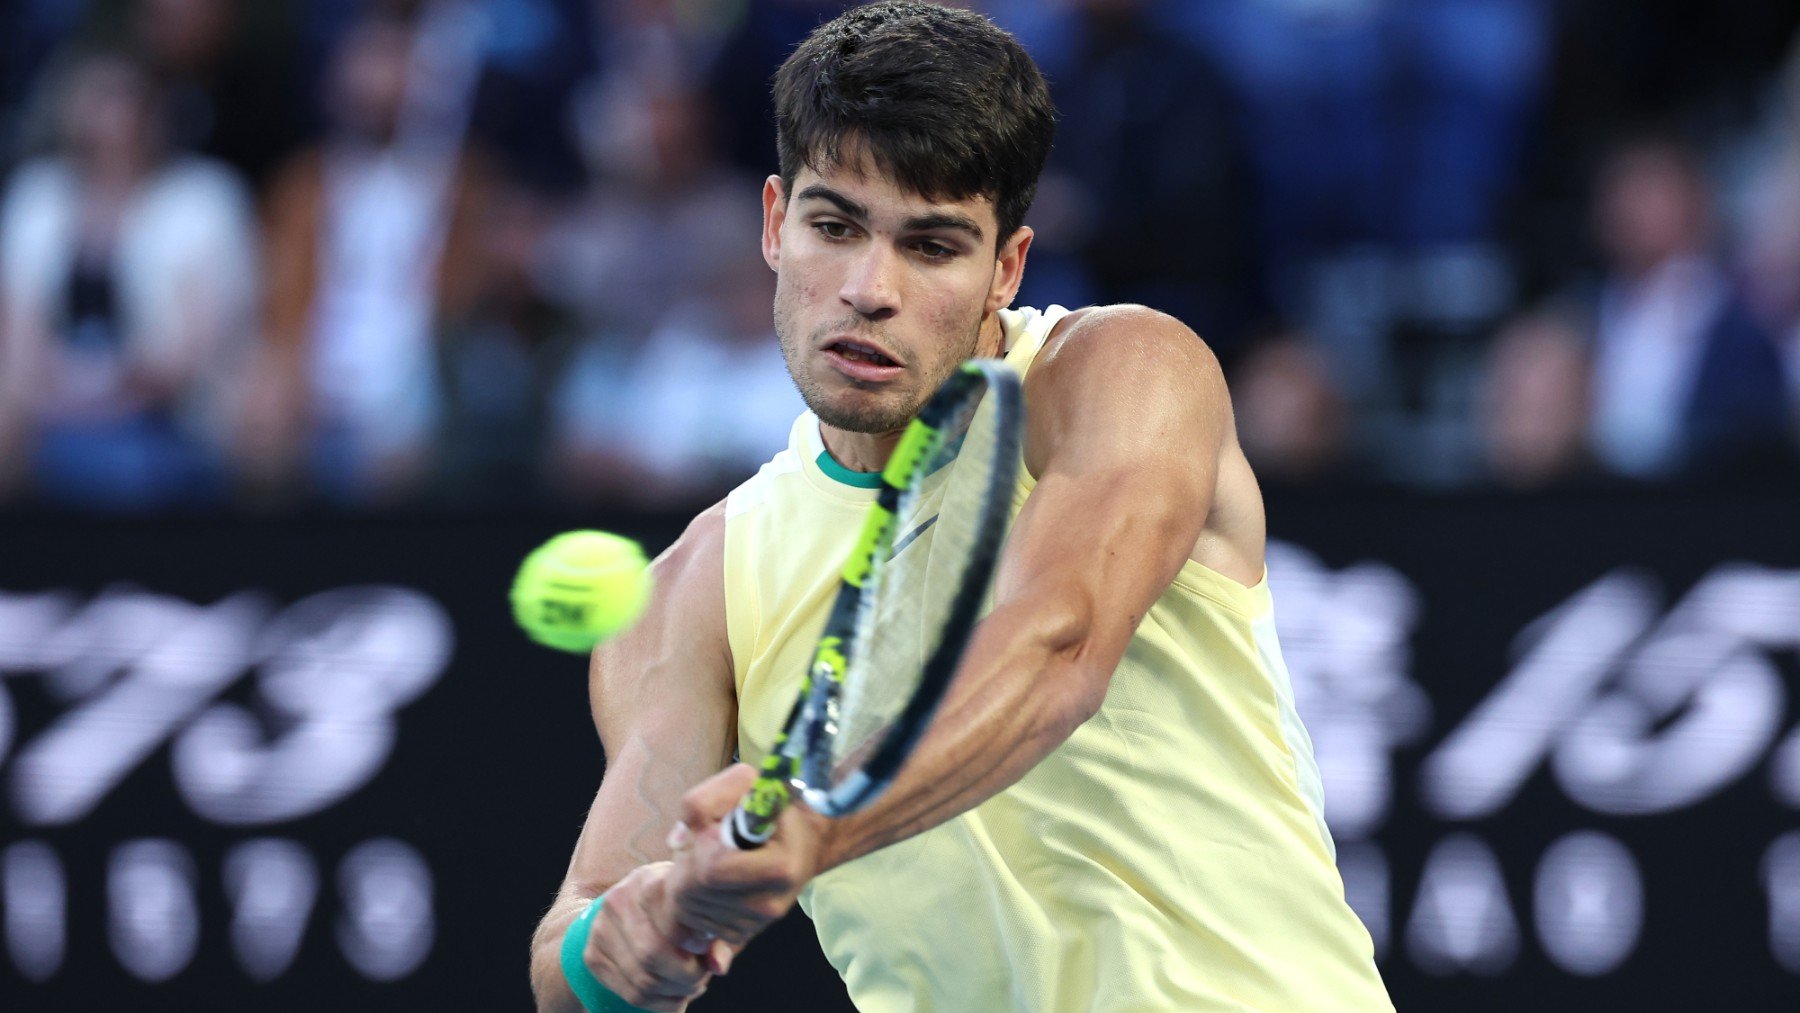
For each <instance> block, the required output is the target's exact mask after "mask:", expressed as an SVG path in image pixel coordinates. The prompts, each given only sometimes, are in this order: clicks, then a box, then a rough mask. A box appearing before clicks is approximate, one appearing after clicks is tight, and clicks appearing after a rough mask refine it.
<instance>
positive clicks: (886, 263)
mask: <svg viewBox="0 0 1800 1013" xmlns="http://www.w3.org/2000/svg"><path fill="white" fill-rule="evenodd" d="M903 269H904V265H902V264H901V263H900V262H899V257H898V256H897V255H896V254H895V253H894V251H893V250H891V249H888V248H886V247H885V246H884V245H883V244H881V243H868V244H866V246H865V247H864V249H862V250H859V251H857V255H856V257H855V259H854V260H853V261H852V262H851V264H850V271H849V273H848V274H846V275H845V276H844V285H843V288H842V289H840V290H839V292H838V298H840V299H842V300H843V301H844V302H845V303H846V304H848V305H849V306H850V308H852V309H854V310H856V312H857V313H858V314H859V315H861V316H863V317H865V318H867V319H870V320H886V319H887V318H888V317H891V316H893V315H894V314H895V313H898V312H899V311H900V286H899V283H898V281H899V279H898V278H897V275H898V273H899V272H900V271H901V270H903Z"/></svg>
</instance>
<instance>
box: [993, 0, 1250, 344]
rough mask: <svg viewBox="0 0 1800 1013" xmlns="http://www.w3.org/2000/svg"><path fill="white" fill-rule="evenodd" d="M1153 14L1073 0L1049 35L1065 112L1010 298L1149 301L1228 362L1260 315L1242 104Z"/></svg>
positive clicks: (1124, 2) (1047, 60)
mask: <svg viewBox="0 0 1800 1013" xmlns="http://www.w3.org/2000/svg"><path fill="white" fill-rule="evenodd" d="M1149 7H1150V4H1149V2H1148V0H1078V2H1076V3H1074V4H1073V5H1072V6H1071V7H1069V8H1068V10H1067V11H1066V12H1065V13H1064V14H1063V15H1062V18H1063V19H1064V20H1066V21H1067V22H1068V23H1067V24H1066V25H1064V26H1046V28H1048V29H1049V31H1050V35H1049V36H1048V38H1050V39H1061V40H1065V41H1064V42H1063V43H1062V44H1061V45H1052V46H1050V47H1049V48H1051V50H1052V52H1050V53H1040V54H1039V59H1040V63H1041V64H1042V66H1043V67H1044V72H1045V74H1046V75H1047V76H1048V78H1049V80H1050V83H1051V92H1052V94H1053V95H1054V97H1055V99H1056V104H1057V109H1058V110H1059V112H1060V114H1061V115H1060V118H1059V121H1058V126H1057V135H1056V136H1057V143H1056V147H1055V149H1054V150H1053V151H1052V152H1051V153H1050V162H1049V165H1048V166H1046V168H1045V172H1044V177H1043V179H1042V180H1041V181H1040V182H1039V185H1038V199H1037V201H1036V203H1035V204H1034V205H1033V208H1032V220H1033V223H1034V224H1036V225H1038V227H1039V235H1040V237H1041V238H1040V239H1039V241H1038V242H1037V244H1036V245H1034V246H1033V247H1032V250H1031V254H1032V271H1031V273H1030V274H1029V275H1028V276H1027V281H1026V283H1025V284H1026V291H1024V292H1022V293H1021V294H1020V302H1022V303H1031V304H1035V305H1047V304H1048V303H1049V302H1050V301H1057V302H1065V303H1067V304H1069V305H1081V304H1085V303H1104V302H1140V303H1146V304H1149V305H1152V306H1156V307H1158V308H1160V309H1162V310H1165V311H1167V312H1168V313H1170V314H1172V315H1174V316H1176V317H1178V318H1180V319H1181V320H1182V321H1184V322H1186V323H1187V324H1188V325H1189V326H1191V327H1193V328H1195V329H1196V330H1198V331H1199V332H1200V333H1201V334H1203V335H1205V336H1206V338H1207V341H1208V342H1209V343H1210V344H1211V345H1212V346H1213V348H1214V349H1215V350H1217V351H1218V352H1219V353H1220V354H1221V355H1225V356H1229V355H1230V354H1231V353H1232V352H1233V351H1234V350H1235V349H1234V347H1233V346H1234V344H1235V343H1236V342H1237V341H1238V340H1239V339H1240V338H1241V336H1242V334H1243V331H1244V328H1245V326H1246V324H1247V323H1248V321H1249V320H1250V319H1251V318H1252V317H1253V316H1254V315H1256V310H1257V309H1258V307H1257V305H1256V295H1257V293H1258V285H1257V283H1256V280H1255V277H1254V274H1255V272H1254V271H1253V269H1252V263H1253V258H1254V253H1255V250H1254V248H1253V242H1252V236H1251V231H1250V213H1251V205H1252V200H1251V193H1250V189H1249V170H1248V166H1247V164H1246V156H1245V153H1244V144H1243V140H1242V138H1241V136H1240V134H1239V130H1238V125H1237V122H1236V120H1237V108H1238V107H1237V103H1236V101H1235V100H1234V98H1233V96H1232V95H1231V94H1230V93H1229V92H1228V91H1227V89H1226V87H1225V84H1224V82H1223V80H1222V79H1221V78H1220V77H1219V75H1218V74H1217V73H1216V72H1215V71H1214V70H1213V69H1212V65H1211V62H1210V60H1209V59H1208V58H1207V57H1206V56H1205V54H1203V53H1202V52H1201V51H1200V50H1198V49H1196V48H1193V47H1190V46H1188V45H1185V44H1184V43H1183V42H1182V40H1181V39H1180V37H1179V36H1177V35H1174V34H1172V33H1170V32H1169V31H1167V30H1166V29H1164V28H1162V27H1161V26H1159V25H1157V24H1156V23H1154V22H1153V21H1152V20H1151V17H1150V13H1149ZM1040 16H1041V13H1040ZM1065 46H1066V47H1067V49H1068V51H1067V52H1062V51H1061V50H1062V49H1063V48H1064V47H1065ZM1033 291H1036V292H1040V293H1043V294H1042V295H1039V296H1037V297H1034V296H1033ZM1051 296H1054V300H1052V299H1051Z"/></svg>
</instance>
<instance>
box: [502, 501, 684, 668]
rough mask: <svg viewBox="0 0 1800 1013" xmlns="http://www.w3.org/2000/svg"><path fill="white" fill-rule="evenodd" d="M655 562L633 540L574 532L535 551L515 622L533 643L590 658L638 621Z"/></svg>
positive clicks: (519, 585)
mask: <svg viewBox="0 0 1800 1013" xmlns="http://www.w3.org/2000/svg"><path fill="white" fill-rule="evenodd" d="M649 600H650V564H649V562H648V561H647V560H646V559H645V558H644V550H643V548H642V547H641V546H639V545H638V543H636V542H634V541H632V540H631V539H629V538H621V537H619V536H618V535H614V534H609V533H607V532H605V531H569V532H565V533H563V534H560V535H557V536H556V537H555V538H552V539H550V540H549V541H547V542H545V543H544V544H542V545H540V546H538V547H537V548H536V549H534V550H532V553H531V555H529V556H526V557H525V562H524V563H522V564H520V566H519V575H518V576H517V577H514V578H513V586H512V609H513V618H514V619H516V620H518V623H519V626H520V627H521V628H523V629H524V630H525V632H526V633H527V634H528V635H529V636H530V637H531V639H533V640H535V641H537V642H538V643H540V644H543V645H545V646H547V647H554V648H556V649H557V650H561V651H573V652H576V653H581V654H585V653H587V652H588V651H591V650H593V649H594V645H595V644H597V643H599V642H600V641H602V640H605V639H606V638H607V637H610V636H612V635H614V634H616V633H618V632H619V631H621V630H623V629H625V628H626V627H628V626H630V625H631V624H632V623H634V622H636V621H637V617H638V614H639V613H641V612H643V611H644V604H645V603H646V602H648V601H649Z"/></svg>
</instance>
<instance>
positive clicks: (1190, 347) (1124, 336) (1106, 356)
mask: <svg viewBox="0 0 1800 1013" xmlns="http://www.w3.org/2000/svg"><path fill="white" fill-rule="evenodd" d="M1159 369H1161V370H1163V371H1165V372H1166V374H1167V377H1168V379H1169V380H1171V381H1176V382H1179V381H1180V380H1182V379H1184V378H1187V374H1191V373H1193V372H1195V371H1199V372H1202V373H1206V374H1209V375H1210V374H1213V373H1216V372H1217V371H1218V360H1217V359H1216V358H1215V357H1214V356H1213V354H1212V350H1211V349H1210V348H1208V347H1207V345H1206V342H1205V341H1204V340H1203V339H1201V337H1200V336H1199V335H1198V334H1196V333H1194V330H1193V329H1192V328H1190V327H1189V326H1187V325H1186V324H1184V323H1182V322H1181V321H1180V320H1177V319H1176V318H1175V317H1172V316H1170V315H1169V314H1167V313H1164V312H1162V311H1160V310H1155V309H1151V308H1150V307H1148V306H1141V305H1137V304H1135V303H1115V304H1111V305H1101V306H1084V307H1082V308H1080V309H1077V310H1072V311H1070V312H1069V313H1068V314H1067V315H1065V316H1064V317H1063V318H1062V319H1061V320H1059V321H1057V323H1056V326H1055V327H1053V328H1051V330H1050V333H1049V335H1048V336H1047V337H1046V338H1045V340H1044V347H1043V350H1042V351H1041V352H1039V353H1038V356H1037V360H1036V362H1035V363H1034V365H1033V367H1032V370H1031V372H1030V374H1029V375H1028V376H1027V379H1026V393H1027V396H1028V397H1031V396H1034V395H1035V396H1037V397H1045V396H1051V397H1054V396H1059V395H1061V394H1065V393H1067V394H1074V393H1080V394H1082V395H1084V396H1085V395H1089V394H1091V393H1093V392H1094V390H1095V388H1096V386H1100V387H1104V386H1107V385H1110V384H1127V385H1135V384H1139V383H1141V382H1143V380H1144V379H1145V376H1144V374H1145V372H1146V371H1149V372H1151V373H1155V372H1157V371H1158V370H1159Z"/></svg>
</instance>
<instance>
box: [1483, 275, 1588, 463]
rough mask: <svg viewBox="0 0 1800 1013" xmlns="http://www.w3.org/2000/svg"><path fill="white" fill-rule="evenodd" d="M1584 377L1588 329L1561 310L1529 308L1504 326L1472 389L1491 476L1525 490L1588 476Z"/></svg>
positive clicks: (1586, 379)
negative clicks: (1474, 392) (1476, 383)
mask: <svg viewBox="0 0 1800 1013" xmlns="http://www.w3.org/2000/svg"><path fill="white" fill-rule="evenodd" d="M1588 382H1589V378H1588V357H1587V347H1586V333H1585V331H1583V330H1582V328H1581V327H1579V326H1578V325H1577V324H1576V323H1575V321H1573V320H1571V319H1570V318H1569V317H1568V316H1567V315H1566V314H1563V313H1559V312H1556V311H1554V310H1540V311H1536V312H1530V313H1526V314H1523V315H1521V316H1519V317H1515V318H1514V319H1513V320H1511V321H1509V322H1508V323H1507V324H1506V325H1505V326H1504V327H1502V328H1501V330H1500V333H1499V334H1498V335H1496V336H1495V338H1494V343H1493V346H1492V347H1491V348H1490V349H1489V351H1488V356H1487V362H1486V368H1485V369H1484V370H1483V372H1482V378H1481V383H1480V391H1479V393H1478V395H1477V411H1478V412H1479V418H1478V427H1479V436H1480V442H1481V451H1482V456H1483V458H1484V460H1485V462H1486V465H1487V473H1488V475H1489V476H1490V477H1491V478H1492V479H1493V480H1494V481H1495V482H1497V483H1498V484H1499V485H1501V486H1503V487H1505V488H1508V489H1518V490H1525V489H1539V488H1543V487H1546V486H1550V485H1554V484H1558V483H1564V482H1568V481H1570V480H1572V479H1575V478H1577V477H1580V476H1582V475H1586V474H1591V473H1592V470H1593V458H1592V456H1591V454H1590V453H1589V451H1588V448H1587V439H1586V434H1587V419H1588V398H1589V395H1588Z"/></svg>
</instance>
